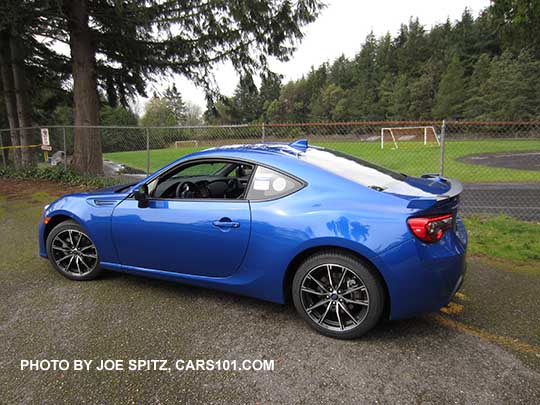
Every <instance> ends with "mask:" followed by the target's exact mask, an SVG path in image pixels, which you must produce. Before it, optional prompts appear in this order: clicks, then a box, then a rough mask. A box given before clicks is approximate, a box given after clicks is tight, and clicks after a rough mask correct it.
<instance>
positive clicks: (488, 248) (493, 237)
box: [464, 215, 540, 269]
mask: <svg viewBox="0 0 540 405" xmlns="http://www.w3.org/2000/svg"><path fill="white" fill-rule="evenodd" d="M464 221H465V225H466V226H467V230H468V233H469V247H468V249H469V253H470V254H472V255H474V254H479V255H482V256H485V257H488V258H491V259H502V260H507V261H510V262H512V263H515V264H518V265H534V266H536V268H537V269H538V265H539V263H540V224H537V223H533V222H524V221H518V220H516V219H513V218H510V217H507V216H496V217H481V216H477V215H472V216H468V217H466V218H465V219H464Z"/></svg>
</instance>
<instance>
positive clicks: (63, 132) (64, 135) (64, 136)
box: [62, 127, 68, 170]
mask: <svg viewBox="0 0 540 405" xmlns="http://www.w3.org/2000/svg"><path fill="white" fill-rule="evenodd" d="M62 142H63V143H64V170H67V158H68V153H67V146H66V127H62Z"/></svg>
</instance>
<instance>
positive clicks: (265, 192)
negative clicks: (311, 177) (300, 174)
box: [247, 166, 303, 200]
mask: <svg viewBox="0 0 540 405" xmlns="http://www.w3.org/2000/svg"><path fill="white" fill-rule="evenodd" d="M302 187H303V184H302V183H301V182H299V181H298V180H296V179H293V178H292V177H290V176H287V175H286V174H283V173H280V172H278V171H275V170H272V169H269V168H267V167H263V166H258V167H257V169H256V170H255V174H254V176H253V180H252V181H251V186H250V188H249V191H248V194H247V199H248V200H270V199H275V198H280V197H283V196H286V195H288V194H291V193H294V192H295V191H297V190H299V189H301V188H302Z"/></svg>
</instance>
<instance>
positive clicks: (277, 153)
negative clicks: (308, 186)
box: [154, 139, 326, 177]
mask: <svg viewBox="0 0 540 405" xmlns="http://www.w3.org/2000/svg"><path fill="white" fill-rule="evenodd" d="M308 148H313V146H309V145H308V142H307V140H305V139H301V140H297V141H294V142H291V143H286V142H264V143H253V144H239V145H224V146H219V147H215V148H209V149H205V150H202V151H199V152H194V153H191V154H189V155H185V156H183V157H181V158H179V159H177V160H176V161H174V162H172V163H170V164H169V165H167V166H165V167H164V168H162V169H160V170H159V171H158V172H156V173H154V174H158V173H159V172H163V171H165V170H167V169H169V168H170V167H173V166H175V165H176V164H178V163H180V162H186V161H188V160H196V159H201V158H216V159H223V158H224V159H233V160H241V161H242V160H243V161H246V162H253V163H255V164H262V165H267V166H271V167H275V168H278V169H280V170H283V171H285V172H288V173H290V174H292V175H296V176H304V177H306V176H307V177H310V176H309V174H314V173H309V172H320V171H321V170H322V169H320V168H317V167H316V166H314V165H312V164H311V163H307V162H305V161H303V160H301V159H298V156H299V155H300V154H301V153H303V152H306V151H307V150H308ZM325 172H326V171H325Z"/></svg>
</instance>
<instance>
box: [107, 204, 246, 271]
mask: <svg viewBox="0 0 540 405" xmlns="http://www.w3.org/2000/svg"><path fill="white" fill-rule="evenodd" d="M250 227H251V214H250V207H249V202H248V201H247V200H245V199H231V200H227V199H174V198H169V199H167V198H154V199H152V198H151V199H150V200H149V202H148V207H146V208H139V206H138V203H137V201H136V200H135V199H134V198H127V199H126V200H124V201H122V202H121V203H120V204H119V205H118V206H117V207H116V208H115V210H114V212H113V215H112V235H113V240H114V243H115V245H116V249H117V252H118V256H119V260H120V263H121V264H123V265H128V266H134V267H140V268H145V269H153V270H160V271H167V272H176V273H185V274H194V275H200V276H207V277H227V276H229V275H231V274H232V273H234V272H235V271H236V270H237V269H238V268H239V266H240V265H241V263H242V260H243V258H244V255H245V252H246V249H247V246H248V242H249V236H250Z"/></svg>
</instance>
